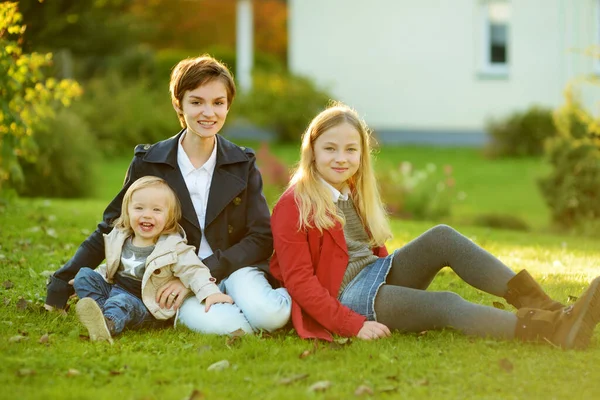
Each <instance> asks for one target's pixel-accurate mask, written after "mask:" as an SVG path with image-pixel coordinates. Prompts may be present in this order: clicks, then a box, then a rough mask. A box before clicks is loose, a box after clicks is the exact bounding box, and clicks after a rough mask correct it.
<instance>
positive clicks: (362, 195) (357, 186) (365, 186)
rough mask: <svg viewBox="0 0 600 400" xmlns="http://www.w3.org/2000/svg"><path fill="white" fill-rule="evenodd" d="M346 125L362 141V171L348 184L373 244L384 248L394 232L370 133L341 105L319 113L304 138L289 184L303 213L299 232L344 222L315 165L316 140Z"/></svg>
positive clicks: (320, 228)
mask: <svg viewBox="0 0 600 400" xmlns="http://www.w3.org/2000/svg"><path fill="white" fill-rule="evenodd" d="M343 123H348V124H350V125H352V126H353V127H354V128H355V129H356V130H357V132H358V133H359V135H360V142H361V143H360V152H361V155H360V164H359V168H358V171H357V172H356V174H354V176H352V178H350V180H349V182H348V184H349V186H350V189H351V196H352V199H353V201H354V205H355V207H356V210H357V212H358V215H359V216H360V218H361V220H362V222H363V225H364V227H365V229H366V231H367V232H368V233H369V236H370V238H371V245H377V246H382V245H383V244H384V243H385V241H386V240H388V239H389V238H391V237H392V232H391V229H390V225H389V221H388V219H387V213H386V211H385V208H384V206H383V203H382V202H381V197H380V195H379V189H378V187H377V180H376V179H375V172H374V170H373V164H372V159H371V152H372V147H371V141H372V140H373V139H372V136H371V131H370V130H369V128H368V127H367V125H366V124H365V122H364V121H363V120H362V119H361V118H360V117H359V116H358V113H357V112H356V111H355V110H353V109H352V108H350V107H348V106H347V105H345V104H342V103H339V102H336V103H333V104H332V105H331V106H329V107H328V108H327V109H325V110H324V111H322V112H321V113H319V115H317V116H316V117H315V118H314V119H313V120H312V121H311V123H310V124H309V125H308V128H307V129H306V132H304V134H303V135H302V147H301V151H300V162H299V164H298V167H297V168H296V171H295V172H294V174H293V175H292V178H291V180H290V185H289V187H290V188H292V190H293V191H294V199H295V201H296V205H297V206H298V210H299V211H300V217H299V221H298V222H299V229H301V230H302V229H306V228H312V227H316V228H317V229H318V230H319V231H323V229H329V228H332V227H333V226H334V225H335V223H336V221H339V222H340V223H341V224H344V222H345V221H344V220H343V218H342V217H340V216H339V215H338V214H337V212H336V205H335V203H334V202H333V199H332V198H331V191H330V190H329V189H328V188H327V187H326V186H325V185H323V183H322V182H321V177H320V175H319V173H318V172H317V168H316V166H315V162H314V160H315V156H314V143H315V140H317V138H318V137H319V136H321V135H322V134H323V133H324V132H325V131H327V130H329V129H331V128H333V127H335V126H338V125H341V124H343Z"/></svg>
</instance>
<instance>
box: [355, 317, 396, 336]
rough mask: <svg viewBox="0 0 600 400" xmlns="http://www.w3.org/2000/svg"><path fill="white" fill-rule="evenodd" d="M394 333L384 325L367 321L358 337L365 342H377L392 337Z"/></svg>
mask: <svg viewBox="0 0 600 400" xmlns="http://www.w3.org/2000/svg"><path fill="white" fill-rule="evenodd" d="M391 334H392V333H391V332H390V330H389V328H388V327H387V326H385V325H384V324H381V323H379V322H376V321H365V322H364V323H363V326H362V328H360V331H358V334H357V335H356V337H358V338H359V339H363V340H375V339H380V338H383V337H387V336H390V335H391Z"/></svg>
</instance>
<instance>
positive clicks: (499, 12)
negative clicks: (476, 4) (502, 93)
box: [481, 1, 510, 76]
mask: <svg viewBox="0 0 600 400" xmlns="http://www.w3.org/2000/svg"><path fill="white" fill-rule="evenodd" d="M481 11H482V12H481V14H482V21H483V24H482V25H483V34H482V38H483V41H482V43H483V57H482V59H483V63H482V72H483V73H484V74H491V75H500V76H503V75H508V71H509V54H510V51H509V50H510V43H509V26H510V25H509V20H510V4H509V3H508V2H507V1H486V2H484V3H483V4H482V10H481Z"/></svg>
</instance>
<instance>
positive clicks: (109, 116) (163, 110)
mask: <svg viewBox="0 0 600 400" xmlns="http://www.w3.org/2000/svg"><path fill="white" fill-rule="evenodd" d="M166 87H167V81H166V80H165V86H164V87H163V88H154V87H152V86H151V85H150V84H149V83H148V81H146V80H133V81H127V80H125V79H123V78H121V77H120V76H119V75H117V74H111V75H108V76H106V77H104V78H101V79H94V80H92V81H90V82H88V84H87V86H86V91H85V94H84V96H83V98H82V100H81V101H80V102H78V104H77V105H76V106H75V107H76V110H77V111H78V112H79V113H80V115H81V116H82V117H83V119H84V120H85V121H86V122H87V123H88V125H89V126H90V128H91V129H92V132H93V133H94V136H96V138H97V139H98V146H99V149H100V151H101V152H102V153H104V154H106V155H116V154H131V151H132V149H133V147H134V146H135V145H137V144H140V143H154V142H157V141H159V140H163V139H165V138H167V137H169V136H172V135H173V134H175V133H176V132H177V130H178V129H180V126H179V122H178V120H177V115H176V114H175V111H174V110H173V106H172V105H171V99H170V97H169V92H168V91H167V89H166Z"/></svg>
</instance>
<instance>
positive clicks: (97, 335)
mask: <svg viewBox="0 0 600 400" xmlns="http://www.w3.org/2000/svg"><path fill="white" fill-rule="evenodd" d="M76 311H77V317H78V318H79V321H81V323H82V324H83V326H85V327H86V329H87V330H88V334H89V335H90V340H91V341H92V342H96V341H107V342H109V343H110V344H113V340H112V337H111V335H110V331H109V330H108V326H106V321H105V320H104V314H102V310H101V309H100V306H98V303H96V301H95V300H94V299H92V298H90V297H84V298H83V299H81V300H79V301H78V302H77V306H76Z"/></svg>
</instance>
